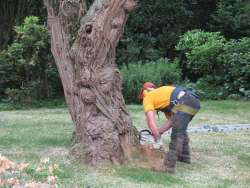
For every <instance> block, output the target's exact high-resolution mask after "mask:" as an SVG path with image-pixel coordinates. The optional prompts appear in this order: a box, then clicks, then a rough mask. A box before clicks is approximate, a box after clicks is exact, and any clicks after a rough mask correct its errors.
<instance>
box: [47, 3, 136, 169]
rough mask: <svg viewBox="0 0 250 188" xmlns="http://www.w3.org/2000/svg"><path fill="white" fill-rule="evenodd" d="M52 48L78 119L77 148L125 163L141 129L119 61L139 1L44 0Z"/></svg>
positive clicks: (95, 158) (89, 157)
mask: <svg viewBox="0 0 250 188" xmlns="http://www.w3.org/2000/svg"><path fill="white" fill-rule="evenodd" d="M44 4H45V6H46V8H47V11H48V26H49V31H50V34H51V50H52V53H53V56H54V58H55V61H56V64H57V68H58V70H59V74H60V77H61V80H62V84H63V88H64V94H65V98H66V102H67V104H68V108H69V112H70V114H71V117H72V120H73V122H74V124H75V137H74V146H73V148H72V153H73V154H74V155H75V156H77V157H79V158H81V159H83V160H84V161H85V162H86V163H88V164H90V165H94V166H96V165H99V164H111V163H118V164H123V163H124V162H126V161H127V157H128V154H129V151H130V148H131V146H132V145H134V144H137V130H136V129H135V128H134V127H133V126H132V122H131V118H130V116H129V114H128V112H127V110H126V106H125V103H124V99H123V96H122V94H121V76H120V73H119V70H118V68H117V66H116V64H115V57H116V50H115V49H116V46H117V43H118V42H119V39H120V37H121V35H122V34H123V29H124V25H125V23H126V20H127V14H128V12H130V11H132V10H133V9H134V8H135V6H136V4H135V3H134V2H133V0H95V1H94V3H93V4H92V6H91V7H90V8H89V9H88V10H87V7H86V2H85V1H83V0H61V1H60V0H58V1H56V0H44Z"/></svg>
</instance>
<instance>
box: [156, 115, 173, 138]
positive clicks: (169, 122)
mask: <svg viewBox="0 0 250 188" xmlns="http://www.w3.org/2000/svg"><path fill="white" fill-rule="evenodd" d="M172 119H173V118H172V117H171V118H170V119H169V120H167V121H166V123H164V124H163V125H162V126H161V127H160V128H159V129H158V132H159V134H161V135H162V134H163V133H165V132H166V131H168V130H169V129H170V128H171V127H173V120H172Z"/></svg>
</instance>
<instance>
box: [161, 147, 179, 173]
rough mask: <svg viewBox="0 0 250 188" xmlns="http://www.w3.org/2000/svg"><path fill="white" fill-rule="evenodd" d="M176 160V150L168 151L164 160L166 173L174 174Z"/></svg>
mask: <svg viewBox="0 0 250 188" xmlns="http://www.w3.org/2000/svg"><path fill="white" fill-rule="evenodd" d="M176 160H177V153H176V150H173V149H170V150H169V151H168V153H167V155H166V158H165V159H164V166H165V170H166V171H167V172H168V173H171V174H173V173H175V165H176Z"/></svg>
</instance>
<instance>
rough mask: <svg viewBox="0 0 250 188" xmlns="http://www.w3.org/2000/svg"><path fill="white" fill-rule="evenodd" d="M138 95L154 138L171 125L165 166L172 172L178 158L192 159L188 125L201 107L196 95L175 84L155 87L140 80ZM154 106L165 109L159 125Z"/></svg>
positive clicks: (182, 160)
mask: <svg viewBox="0 0 250 188" xmlns="http://www.w3.org/2000/svg"><path fill="white" fill-rule="evenodd" d="M139 99H140V100H142V101H143V106H144V111H145V115H146V119H147V124H148V127H149V129H150V130H151V132H152V134H153V137H154V139H155V141H156V142H157V141H158V140H159V139H160V138H161V135H162V134H163V133H164V132H166V131H167V130H168V129H170V128H171V127H172V133H171V141H170V144H169V151H168V153H167V155H166V157H165V160H164V168H165V169H166V171H167V172H169V173H174V172H175V165H176V161H177V160H179V161H181V162H185V163H190V162H191V160H190V148H189V138H188V134H187V126H188V124H189V122H190V121H191V120H192V118H193V117H194V115H195V114H196V113H197V112H198V110H199V109H200V102H199V99H198V97H197V95H195V94H194V93H193V92H192V91H190V90H187V89H184V88H180V87H174V86H162V87H159V88H156V86H155V85H154V84H153V83H151V82H146V83H145V84H143V87H142V89H141V92H140V95H139ZM155 110H156V111H161V112H163V113H165V115H166V117H167V119H168V120H167V121H166V123H165V124H164V125H163V126H162V127H160V128H159V129H158V128H157V126H156V123H155V118H154V111H155Z"/></svg>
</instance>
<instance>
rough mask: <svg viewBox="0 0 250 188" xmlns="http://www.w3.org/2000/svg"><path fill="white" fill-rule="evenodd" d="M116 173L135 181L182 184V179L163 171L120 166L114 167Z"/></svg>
mask: <svg viewBox="0 0 250 188" xmlns="http://www.w3.org/2000/svg"><path fill="white" fill-rule="evenodd" d="M116 172H117V174H118V175H119V176H120V177H122V178H128V179H129V180H132V181H135V182H139V183H140V182H144V183H145V182H146V183H147V182H148V183H155V184H162V185H172V184H183V183H185V182H184V181H183V180H182V179H180V178H177V177H176V176H173V175H170V174H167V173H164V172H154V171H151V170H147V169H143V168H134V167H121V168H117V169H116Z"/></svg>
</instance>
